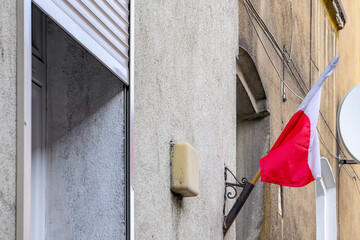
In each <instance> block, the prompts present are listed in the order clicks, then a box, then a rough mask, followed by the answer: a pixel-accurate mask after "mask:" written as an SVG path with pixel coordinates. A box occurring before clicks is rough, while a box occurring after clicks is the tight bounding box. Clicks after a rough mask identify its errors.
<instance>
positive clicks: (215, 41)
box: [134, 0, 238, 240]
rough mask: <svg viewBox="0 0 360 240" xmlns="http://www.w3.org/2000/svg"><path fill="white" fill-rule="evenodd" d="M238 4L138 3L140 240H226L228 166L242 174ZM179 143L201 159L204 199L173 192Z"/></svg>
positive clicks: (137, 185) (202, 1)
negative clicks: (238, 161) (174, 151)
mask: <svg viewBox="0 0 360 240" xmlns="http://www.w3.org/2000/svg"><path fill="white" fill-rule="evenodd" d="M237 4H238V3H237V1H232V0H231V1H215V0H200V1H196V2H194V1H189V0H187V1H172V0H162V1H136V2H135V9H136V13H135V185H134V187H135V238H136V239H157V240H161V239H164V240H168V239H174V240H175V239H222V238H223V237H222V235H223V234H222V227H223V203H224V163H226V164H227V165H228V166H229V167H230V168H232V169H233V170H234V171H235V168H236V167H235V152H236V144H235V141H236V104H235V102H236V68H235V66H236V59H235V58H236V55H237V43H238V38H237V17H238V16H237V8H238V5H237ZM171 140H173V141H175V142H177V141H185V142H188V143H190V144H191V145H192V146H194V147H195V148H196V149H197V150H198V151H199V155H200V193H199V195H198V196H197V197H194V198H183V199H179V198H177V197H175V196H174V195H173V194H172V193H171V192H170V154H169V150H170V144H169V143H170V141H171ZM234 229H235V228H233V229H232V230H231V232H230V233H229V235H228V238H227V239H234Z"/></svg>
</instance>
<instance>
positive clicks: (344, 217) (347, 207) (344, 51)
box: [333, 0, 360, 239]
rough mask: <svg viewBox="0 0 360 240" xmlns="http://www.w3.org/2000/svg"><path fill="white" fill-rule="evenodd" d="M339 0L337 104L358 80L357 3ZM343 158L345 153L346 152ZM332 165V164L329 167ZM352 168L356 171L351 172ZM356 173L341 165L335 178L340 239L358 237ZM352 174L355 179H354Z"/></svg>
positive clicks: (359, 212) (359, 22)
mask: <svg viewBox="0 0 360 240" xmlns="http://www.w3.org/2000/svg"><path fill="white" fill-rule="evenodd" d="M342 2H343V5H344V8H345V11H346V14H347V17H348V21H347V23H346V25H345V28H344V29H343V30H341V31H340V32H339V40H338V52H339V54H340V59H341V61H340V62H339V66H338V69H337V71H336V79H337V81H338V84H337V85H336V87H337V88H336V90H337V96H336V102H337V107H339V105H340V103H341V100H342V99H343V97H344V96H345V94H346V93H347V92H348V91H349V90H350V89H351V88H352V87H353V86H355V85H356V84H359V83H360V44H359V43H360V32H359V25H360V15H359V13H360V2H359V1H353V0H342ZM354 107H358V106H354ZM339 153H341V152H339ZM342 155H344V154H342ZM347 157H349V156H348V155H347ZM334 165H335V164H334ZM334 168H335V166H333V169H334ZM353 169H354V170H355V171H356V173H354V172H353ZM337 172H338V171H337ZM356 174H357V175H358V176H360V167H359V166H358V165H352V166H343V167H342V168H341V171H340V174H339V176H338V178H337V179H336V180H337V182H338V192H339V198H338V203H339V209H338V222H339V228H338V229H339V230H338V234H339V235H340V239H358V238H359V236H360V228H359V225H360V217H359V216H360V201H359V200H360V197H359V195H358V192H357V191H358V189H357V186H356V184H357V185H358V186H359V184H360V182H359V180H360V179H359V178H357V176H356ZM354 177H355V178H356V180H357V181H354Z"/></svg>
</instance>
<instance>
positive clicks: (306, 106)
mask: <svg viewBox="0 0 360 240" xmlns="http://www.w3.org/2000/svg"><path fill="white" fill-rule="evenodd" d="M338 62H339V57H338V56H337V57H334V59H333V60H332V61H331V62H330V64H329V65H328V66H327V68H326V69H325V71H324V72H323V73H322V74H321V76H320V78H319V80H318V81H317V82H316V83H315V85H314V86H313V88H312V89H311V90H310V91H309V93H308V94H307V95H306V97H305V99H304V100H303V102H302V103H301V104H300V106H299V108H298V110H297V111H296V113H295V114H294V116H292V118H291V119H290V121H289V122H288V124H287V125H286V127H285V129H284V130H283V131H282V133H281V134H280V137H279V138H278V139H277V140H276V142H275V144H274V146H273V147H272V148H271V150H270V152H269V153H268V154H267V155H266V156H265V157H263V158H262V159H260V160H259V162H260V169H261V181H262V182H268V183H275V184H279V185H284V186H289V187H303V186H305V185H307V184H308V183H310V182H312V181H314V180H315V179H320V178H321V169H320V146H319V138H318V133H317V131H316V126H317V122H318V117H319V109H320V100H321V85H322V84H323V83H324V81H325V79H326V78H328V77H329V76H330V75H331V74H332V72H333V71H334V70H335V68H336V65H337V64H338Z"/></svg>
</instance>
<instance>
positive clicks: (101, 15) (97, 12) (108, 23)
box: [82, 0, 128, 47]
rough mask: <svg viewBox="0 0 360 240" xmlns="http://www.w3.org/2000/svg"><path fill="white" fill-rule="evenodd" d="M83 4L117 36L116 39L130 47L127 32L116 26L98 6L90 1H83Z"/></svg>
mask: <svg viewBox="0 0 360 240" xmlns="http://www.w3.org/2000/svg"><path fill="white" fill-rule="evenodd" d="M82 2H83V4H85V5H86V7H87V8H88V9H89V10H90V11H91V12H92V13H93V14H94V15H95V16H96V17H97V19H98V20H100V21H101V22H102V23H103V24H104V26H105V27H107V28H108V29H109V30H110V31H111V32H112V33H113V34H114V35H115V37H117V38H119V40H120V41H121V42H122V43H123V44H125V45H126V46H127V47H128V44H127V42H128V34H127V32H125V31H123V30H122V29H121V27H119V26H118V25H117V24H114V22H113V21H111V18H110V17H109V16H108V15H107V14H106V13H105V12H104V11H103V10H102V9H101V8H100V7H99V6H98V5H96V4H94V3H92V2H90V1H84V0H83V1H82Z"/></svg>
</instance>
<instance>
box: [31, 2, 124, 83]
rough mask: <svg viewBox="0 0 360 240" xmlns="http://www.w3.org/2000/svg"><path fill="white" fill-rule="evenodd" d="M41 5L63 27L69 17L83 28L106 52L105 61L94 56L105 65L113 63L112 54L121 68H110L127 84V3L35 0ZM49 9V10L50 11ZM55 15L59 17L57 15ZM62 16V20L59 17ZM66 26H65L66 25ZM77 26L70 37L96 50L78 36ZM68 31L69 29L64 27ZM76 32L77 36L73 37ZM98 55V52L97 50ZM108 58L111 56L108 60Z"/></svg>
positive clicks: (92, 45)
mask: <svg viewBox="0 0 360 240" xmlns="http://www.w3.org/2000/svg"><path fill="white" fill-rule="evenodd" d="M33 2H35V3H36V4H37V5H38V6H40V7H41V8H42V9H43V10H44V11H45V12H49V13H53V14H52V15H53V16H51V14H50V17H54V20H55V21H56V22H58V23H59V24H60V25H61V24H63V25H66V21H67V20H66V19H67V17H65V18H66V19H64V16H68V17H69V18H70V19H72V20H71V21H68V22H72V21H74V22H75V23H76V24H77V25H78V27H80V28H81V29H82V30H83V31H85V32H86V34H88V35H89V37H91V38H92V39H93V40H95V41H96V42H97V43H98V44H99V45H100V46H101V47H102V48H103V50H104V51H106V52H107V53H106V54H104V58H106V59H104V60H103V61H102V59H101V56H97V55H96V56H95V57H97V58H98V59H99V60H100V61H102V62H103V63H104V64H105V65H107V64H109V63H111V61H110V60H109V59H110V58H109V57H110V56H109V55H111V56H112V57H113V58H114V59H116V61H118V64H120V65H121V66H120V65H117V66H118V67H115V65H116V64H115V65H114V64H110V65H112V66H108V67H109V69H110V70H112V71H113V72H114V73H115V74H117V75H118V76H120V78H121V79H122V80H123V81H124V82H125V83H128V76H129V67H128V61H129V9H128V6H129V4H128V1H125V0H120V1H118V0H91V1H89V0H33ZM55 6H57V7H56V8H59V9H57V10H56V11H61V10H62V11H63V12H64V14H65V15H63V14H60V13H59V14H55V12H56V11H54V8H55ZM47 8H48V9H47ZM55 15H56V16H55ZM60 16H62V18H61V19H56V17H58V18H59V17H60ZM64 23H65V24H64ZM74 29H76V26H71V31H70V32H71V34H73V36H74V37H75V38H77V39H78V41H79V42H80V43H81V44H82V45H84V46H85V47H86V48H87V49H88V50H89V51H90V52H92V48H93V47H95V45H94V44H92V43H90V42H91V41H90V42H89V43H87V41H86V39H87V38H86V37H84V36H76V31H74ZM65 30H66V26H65ZM74 33H75V34H74ZM93 52H94V54H95V52H99V50H94V51H93ZM106 56H109V57H106Z"/></svg>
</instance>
